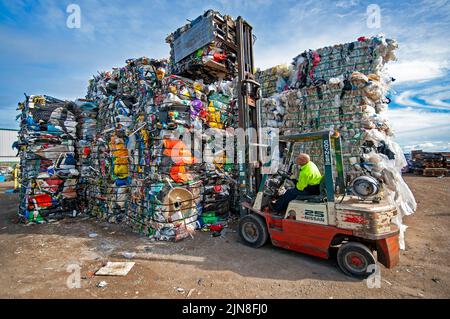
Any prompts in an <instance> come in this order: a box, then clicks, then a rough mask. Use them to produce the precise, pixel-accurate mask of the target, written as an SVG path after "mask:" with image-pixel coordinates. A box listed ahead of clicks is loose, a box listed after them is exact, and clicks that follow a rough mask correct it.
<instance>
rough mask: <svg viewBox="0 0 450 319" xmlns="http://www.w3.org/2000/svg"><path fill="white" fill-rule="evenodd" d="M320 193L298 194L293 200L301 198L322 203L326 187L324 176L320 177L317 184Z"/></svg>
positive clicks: (325, 196)
mask: <svg viewBox="0 0 450 319" xmlns="http://www.w3.org/2000/svg"><path fill="white" fill-rule="evenodd" d="M319 189H320V193H319V194H318V195H299V196H297V197H296V198H295V200H301V201H305V202H310V203H323V202H324V201H325V199H326V198H327V189H326V186H325V177H322V179H321V180H320V184H319Z"/></svg>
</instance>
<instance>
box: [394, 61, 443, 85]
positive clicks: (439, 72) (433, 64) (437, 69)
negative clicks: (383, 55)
mask: <svg viewBox="0 0 450 319" xmlns="http://www.w3.org/2000/svg"><path fill="white" fill-rule="evenodd" d="M448 67H449V63H448V62H447V61H424V60H405V61H401V62H397V63H390V64H387V66H386V68H387V70H388V72H389V74H390V75H391V76H392V77H394V78H395V79H396V83H397V84H398V83H405V82H416V81H427V80H432V79H435V78H439V77H442V76H444V75H445V74H446V73H447V71H448Z"/></svg>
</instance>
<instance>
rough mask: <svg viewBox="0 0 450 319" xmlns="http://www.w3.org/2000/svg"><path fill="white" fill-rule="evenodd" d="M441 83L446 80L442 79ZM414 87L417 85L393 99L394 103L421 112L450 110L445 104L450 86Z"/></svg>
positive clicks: (448, 97) (449, 97) (445, 84)
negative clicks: (417, 109)
mask: <svg viewBox="0 0 450 319" xmlns="http://www.w3.org/2000/svg"><path fill="white" fill-rule="evenodd" d="M443 81H446V80H445V79H443ZM416 87H417V85H415V87H413V88H405V89H404V91H403V92H401V93H400V94H399V95H398V96H395V97H394V101H395V103H396V104H398V105H401V106H406V107H414V108H420V109H423V110H443V111H448V110H450V103H448V102H447V101H448V100H450V84H447V83H445V82H444V84H441V85H429V86H425V87H423V86H422V87H419V88H416ZM414 99H416V101H415V100H414ZM419 101H420V102H419Z"/></svg>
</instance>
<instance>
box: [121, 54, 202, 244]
mask: <svg viewBox="0 0 450 319" xmlns="http://www.w3.org/2000/svg"><path fill="white" fill-rule="evenodd" d="M167 67H168V66H167V61H166V60H149V59H146V58H141V59H136V60H132V61H129V62H128V65H127V66H126V67H125V70H124V72H125V73H124V74H128V76H129V77H130V78H134V79H135V81H133V82H130V83H123V84H124V86H126V87H128V88H129V89H130V88H131V86H134V89H131V90H130V91H134V92H136V95H135V97H136V103H135V105H134V109H133V128H132V130H131V131H132V132H131V134H130V135H129V145H130V155H131V169H130V171H131V199H130V203H129V206H128V212H127V223H128V224H129V225H130V226H131V227H132V228H133V229H134V230H135V231H137V232H140V233H143V234H145V235H146V236H149V237H151V238H154V239H158V240H180V239H182V238H185V237H187V236H189V234H192V232H193V231H194V230H195V228H196V221H197V218H198V214H199V213H200V212H201V203H200V201H201V181H200V178H199V174H198V172H197V167H198V164H199V160H198V159H196V158H195V157H194V156H193V145H192V142H191V141H192V136H193V134H192V131H191V125H192V121H191V117H190V114H191V109H192V111H193V112H195V110H196V108H198V107H199V106H201V100H200V99H201V98H202V95H201V92H200V90H197V91H198V92H196V93H197V95H195V94H192V93H193V92H194V90H193V89H192V88H193V83H192V82H190V81H189V80H187V79H183V78H180V77H175V76H169V75H167V76H166V70H167ZM199 85H200V84H199ZM200 88H201V85H200ZM191 94H192V95H191ZM198 111H199V110H197V112H198Z"/></svg>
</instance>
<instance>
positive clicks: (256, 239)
mask: <svg viewBox="0 0 450 319" xmlns="http://www.w3.org/2000/svg"><path fill="white" fill-rule="evenodd" d="M239 237H241V239H242V241H243V242H244V243H245V244H246V245H247V246H250V247H253V248H259V247H261V246H263V245H264V244H265V243H266V242H267V238H268V237H269V234H268V232H267V227H266V223H265V221H264V220H263V219H262V218H261V217H258V216H255V215H247V216H244V217H242V218H241V220H240V221H239Z"/></svg>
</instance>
